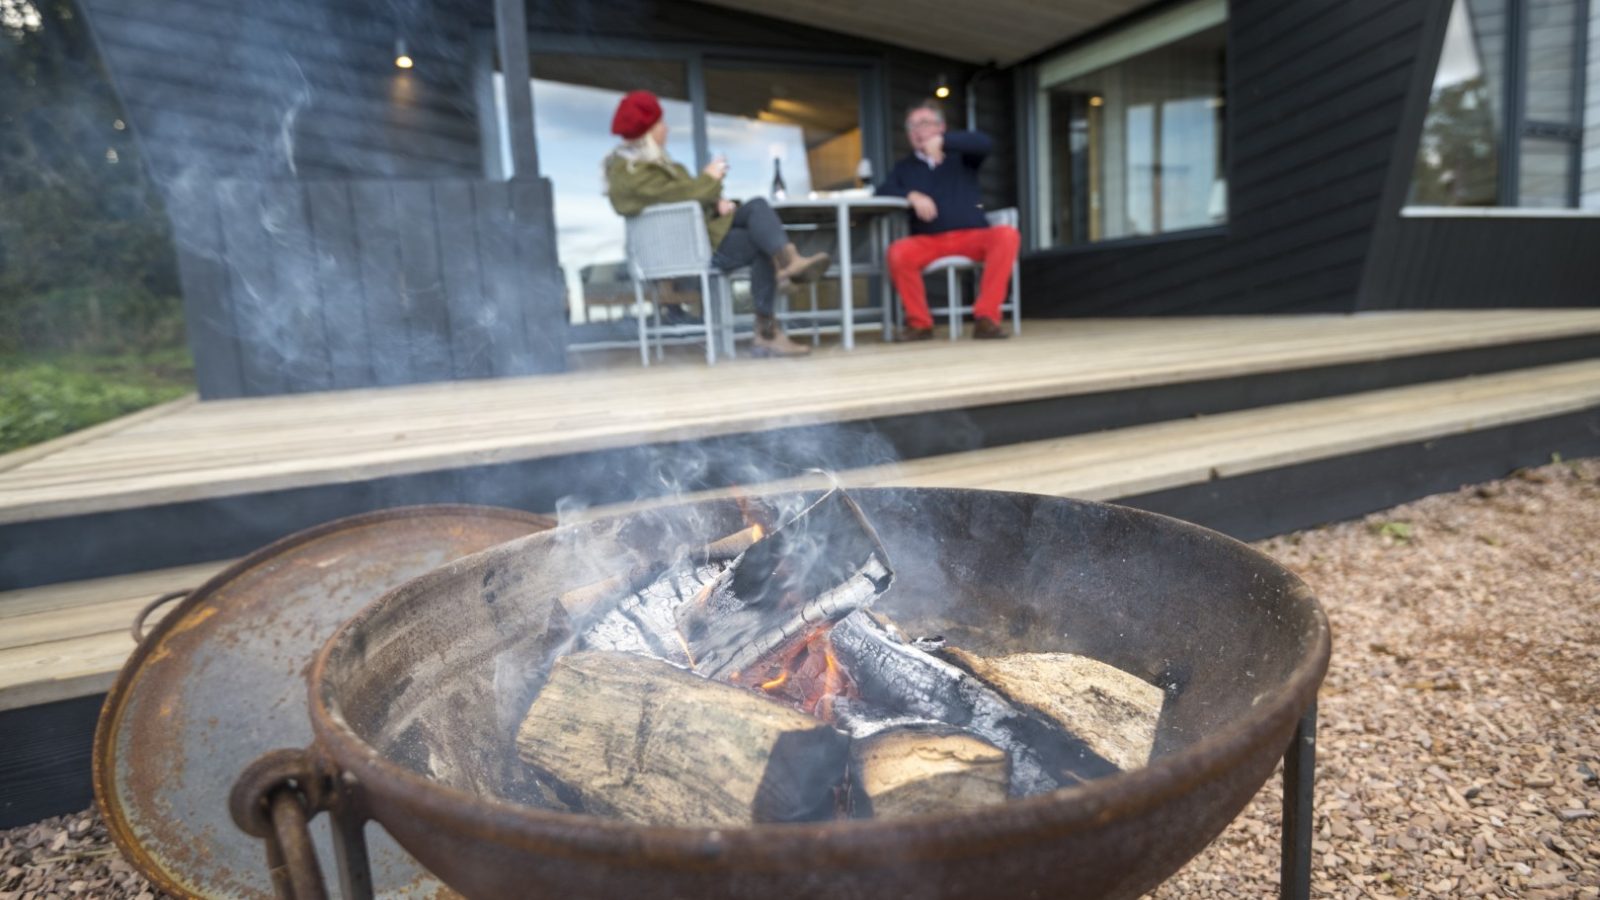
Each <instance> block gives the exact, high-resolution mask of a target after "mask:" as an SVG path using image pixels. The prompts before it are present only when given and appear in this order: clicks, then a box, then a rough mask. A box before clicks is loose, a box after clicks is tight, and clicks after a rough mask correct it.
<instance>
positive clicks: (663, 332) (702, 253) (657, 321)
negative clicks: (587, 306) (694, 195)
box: [627, 200, 733, 366]
mask: <svg viewBox="0 0 1600 900" xmlns="http://www.w3.org/2000/svg"><path fill="white" fill-rule="evenodd" d="M627 223H628V274H629V275H631V276H632V278H633V294H634V298H635V299H636V300H637V301H638V303H639V305H640V306H643V305H644V304H645V302H646V301H645V283H646V282H651V281H657V280H660V279H667V278H687V277H691V276H692V277H696V278H699V279H700V300H701V304H700V305H701V317H702V319H703V320H704V321H703V322H701V324H699V325H663V324H662V323H661V303H660V298H659V297H658V296H656V295H655V292H654V291H652V292H651V294H652V296H651V299H650V301H649V304H650V315H648V316H646V315H640V316H639V317H638V318H639V361H640V362H641V363H643V364H644V365H647V366H648V365H650V344H651V343H652V342H654V343H655V348H656V359H658V360H659V359H661V356H662V349H661V348H662V339H663V338H667V337H682V336H687V335H693V334H699V335H702V336H703V337H704V338H705V343H706V364H707V365H714V364H715V363H716V361H717V339H716V329H717V323H718V322H721V321H725V315H726V312H727V311H728V310H731V308H732V306H733V298H732V292H731V291H730V290H729V288H728V278H727V276H726V275H724V274H723V273H722V272H720V271H718V270H717V268H716V267H715V266H713V265H712V264H711V238H710V237H709V236H707V234H706V224H705V213H704V211H703V210H701V208H700V204H699V203H698V202H696V201H693V200H686V201H683V202H681V203H662V204H659V205H657V206H651V207H648V208H646V209H645V210H644V212H641V213H640V214H638V215H637V216H631V217H629V218H628V219H627ZM713 285H715V286H716V288H717V290H716V293H715V294H713V293H712V286H713Z"/></svg>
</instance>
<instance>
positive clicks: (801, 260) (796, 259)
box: [772, 244, 829, 284]
mask: <svg viewBox="0 0 1600 900" xmlns="http://www.w3.org/2000/svg"><path fill="white" fill-rule="evenodd" d="M828 261H829V258H828V254H826V253H814V254H812V255H811V256H801V255H800V251H799V250H796V249H795V246H794V245H793V244H785V245H784V247H783V249H782V250H780V251H778V253H777V255H775V256H773V257H772V264H773V266H774V267H776V268H777V270H778V282H779V283H780V284H781V283H782V282H783V281H785V280H788V281H798V282H800V283H802V284H804V283H806V282H811V281H816V280H817V279H818V278H821V277H822V273H823V272H825V271H827V269H828Z"/></svg>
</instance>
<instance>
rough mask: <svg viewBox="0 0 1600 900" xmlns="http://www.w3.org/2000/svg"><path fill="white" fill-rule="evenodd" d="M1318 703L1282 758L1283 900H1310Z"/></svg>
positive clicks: (1314, 703)
mask: <svg viewBox="0 0 1600 900" xmlns="http://www.w3.org/2000/svg"><path fill="white" fill-rule="evenodd" d="M1316 781H1317V701H1316V700H1315V699H1313V700H1312V701H1311V708H1310V709H1307V710H1306V714H1305V715H1304V716H1303V717H1302V718H1301V719H1300V724H1299V725H1297V726H1296V727H1295V730H1294V740H1293V741H1292V742H1291V743H1290V744H1289V750H1288V752H1287V753H1285V754H1284V755H1283V860H1282V864H1281V866H1280V868H1279V870H1278V873H1279V874H1278V878H1279V888H1278V896H1279V897H1281V898H1282V900H1310V897H1311V835H1312V830H1313V828H1314V827H1315V825H1316V822H1315V811H1314V809H1313V797H1314V795H1315V793H1316Z"/></svg>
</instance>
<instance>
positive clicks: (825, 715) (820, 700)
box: [732, 629, 857, 722]
mask: <svg viewBox="0 0 1600 900" xmlns="http://www.w3.org/2000/svg"><path fill="white" fill-rule="evenodd" d="M732 680H733V682H734V683H735V684H742V685H744V686H746V687H754V688H756V689H758V690H760V691H762V692H764V693H766V694H768V695H769V696H771V697H773V698H774V699H777V700H782V701H784V702H786V703H788V704H789V705H791V706H793V707H794V708H796V709H798V710H801V711H802V712H807V713H810V714H811V715H814V716H816V717H817V718H819V719H822V720H823V721H825V722H832V721H833V704H834V701H835V700H837V699H838V698H840V697H845V698H854V697H856V696H857V691H856V686H855V682H853V681H852V680H851V679H850V677H849V676H848V675H846V674H845V671H844V669H843V668H841V667H840V666H839V661H838V660H837V659H836V658H835V657H834V655H833V646H832V645H831V644H830V643H829V642H828V632H827V631H826V630H824V629H819V630H817V631H816V632H813V633H812V634H811V635H810V636H809V637H807V638H806V639H805V640H804V641H798V642H796V643H795V645H794V646H793V647H792V648H790V649H788V650H785V651H783V652H782V653H781V654H778V655H776V656H774V657H772V658H771V659H770V660H768V661H766V663H765V664H764V665H762V666H759V667H758V668H757V669H756V670H754V671H750V672H745V673H740V674H736V675H734V676H733V679H732Z"/></svg>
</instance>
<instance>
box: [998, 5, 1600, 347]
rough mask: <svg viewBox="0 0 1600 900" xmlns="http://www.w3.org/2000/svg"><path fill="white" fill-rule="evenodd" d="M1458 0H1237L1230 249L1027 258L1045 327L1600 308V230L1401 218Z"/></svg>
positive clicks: (1180, 246) (1219, 243)
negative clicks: (1076, 321)
mask: <svg viewBox="0 0 1600 900" xmlns="http://www.w3.org/2000/svg"><path fill="white" fill-rule="evenodd" d="M1449 3H1450V0H1232V2H1230V4H1229V20H1228V74H1227V80H1228V85H1227V95H1228V103H1229V118H1228V127H1229V129H1230V132H1229V151H1230V156H1231V159H1230V163H1229V176H1230V183H1229V198H1228V199H1229V216H1228V223H1227V225H1226V226H1225V227H1224V228H1223V229H1220V230H1219V232H1220V233H1208V234H1207V235H1205V236H1184V235H1181V234H1180V235H1177V236H1169V237H1160V238H1150V239H1137V240H1132V241H1128V242H1125V243H1120V244H1119V243H1114V242H1109V243H1106V244H1101V245H1091V246H1086V247H1075V248H1058V249H1046V250H1040V251H1037V252H1034V253H1032V254H1029V255H1026V256H1024V258H1023V261H1022V284H1023V285H1024V290H1025V291H1026V300H1025V303H1026V306H1027V309H1028V311H1029V314H1030V315H1043V316H1105V315H1112V316H1119V315H1196V314H1215V313H1285V312H1339V311H1351V310H1356V309H1394V308H1459V307H1516V306H1527V307H1540V306H1573V305H1600V287H1597V285H1600V253H1596V252H1594V248H1597V247H1600V219H1595V218H1582V217H1564V218H1533V217H1528V218H1507V217H1493V218H1466V217H1454V218H1408V217H1403V216H1402V215H1401V212H1400V210H1401V207H1402V206H1403V205H1404V201H1405V193H1406V189H1407V185H1408V179H1409V177H1410V174H1411V170H1412V166H1413V163H1414V160H1415V155H1416V148H1417V138H1418V135H1419V134H1420V131H1421V127H1422V116H1423V113H1424V112H1425V111H1426V106H1427V100H1428V91H1429V88H1430V86H1431V82H1432V78H1433V73H1434V69H1435V67H1436V64H1437V61H1438V53H1439V48H1440V45H1441V43H1442V41H1443V37H1444V27H1445V24H1446V21H1447V13H1448V11H1449Z"/></svg>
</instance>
